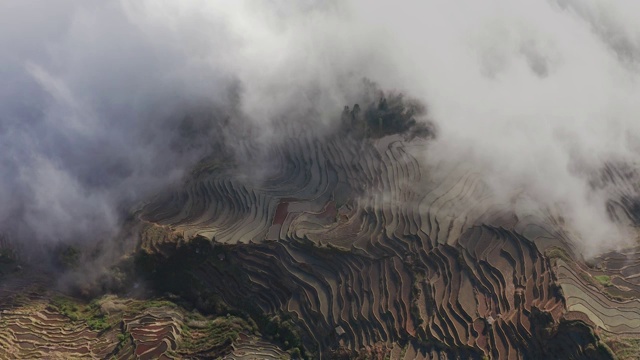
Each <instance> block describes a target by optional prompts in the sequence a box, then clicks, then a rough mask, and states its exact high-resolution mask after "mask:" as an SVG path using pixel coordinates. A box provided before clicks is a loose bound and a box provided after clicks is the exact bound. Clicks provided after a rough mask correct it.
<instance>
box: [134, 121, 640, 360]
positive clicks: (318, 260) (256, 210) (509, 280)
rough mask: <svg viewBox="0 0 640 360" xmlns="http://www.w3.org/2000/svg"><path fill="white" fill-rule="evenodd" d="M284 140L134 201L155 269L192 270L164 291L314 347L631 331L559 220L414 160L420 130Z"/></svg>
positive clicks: (429, 345)
mask: <svg viewBox="0 0 640 360" xmlns="http://www.w3.org/2000/svg"><path fill="white" fill-rule="evenodd" d="M283 131H285V132H286V131H289V130H287V129H284V130H283ZM287 138H288V139H290V140H288V141H287V142H285V143H280V144H278V145H274V146H273V147H271V148H270V149H268V151H264V149H262V150H260V151H262V152H263V153H266V154H267V155H266V156H264V155H263V157H262V159H268V166H269V168H270V169H269V170H270V171H268V172H267V173H266V175H265V177H264V178H261V179H258V180H255V179H247V178H246V177H240V176H237V175H236V173H235V171H236V169H235V168H234V166H233V164H232V163H226V164H225V162H224V161H212V162H210V163H208V164H202V166H201V169H202V170H201V171H200V172H197V173H196V174H195V176H193V177H192V178H191V179H189V180H188V181H187V182H186V183H185V184H184V186H183V188H182V189H180V190H178V191H176V192H174V193H171V194H165V195H164V196H162V197H161V198H158V199H156V200H155V201H153V202H151V203H149V204H147V205H146V206H145V207H144V208H143V209H142V210H141V211H140V212H139V219H140V221H141V222H143V223H145V224H147V225H146V228H145V230H144V231H143V233H142V239H143V241H142V243H141V250H142V251H143V252H144V253H146V254H148V255H147V256H148V257H149V258H151V259H153V260H152V262H156V266H157V268H161V266H158V265H157V264H164V265H163V266H166V268H167V269H171V270H167V271H160V272H159V273H158V278H159V279H163V278H164V277H171V275H170V274H169V272H176V271H177V273H179V275H175V278H176V280H177V279H189V280H188V281H186V282H183V284H189V285H188V286H180V284H178V286H176V287H173V288H172V287H171V282H168V283H165V284H164V285H165V286H167V288H168V289H172V290H179V291H182V293H183V294H185V295H186V296H189V297H191V298H192V299H196V300H197V301H199V302H201V303H202V302H203V299H205V298H210V297H215V298H216V301H218V302H220V303H223V304H225V306H229V307H232V308H238V309H243V310H244V311H250V312H251V314H252V316H253V317H254V318H266V319H269V318H274V317H277V318H280V319H287V320H286V323H287V326H288V327H292V328H293V330H292V331H291V332H292V333H295V334H296V336H295V337H296V338H299V339H300V342H301V345H302V346H301V348H302V349H303V350H306V351H307V355H308V356H312V357H315V356H317V357H329V356H347V357H352V356H356V354H360V355H363V354H370V355H371V354H378V355H380V354H383V355H384V354H387V355H390V356H392V357H393V358H402V357H404V358H420V357H422V358H438V357H439V358H442V357H444V358H456V357H464V358H467V357H471V358H482V357H488V358H496V359H497V358H500V359H503V358H504V359H520V358H539V357H541V356H543V357H545V358H554V357H555V358H562V359H564V358H575V359H578V358H584V359H587V358H589V359H591V358H611V356H612V354H611V353H610V351H609V350H608V348H607V347H606V346H605V345H604V344H603V343H602V342H601V341H600V339H601V338H600V336H599V335H597V332H598V331H600V330H602V331H605V332H610V333H612V334H626V335H625V336H631V337H635V336H637V333H636V331H635V329H636V327H635V325H634V324H635V322H634V320H633V319H635V318H634V316H636V315H635V314H637V313H636V312H635V311H634V310H633V305H632V304H628V305H624V304H623V305H621V304H622V303H621V302H617V301H616V300H615V299H611V298H607V299H606V300H605V299H598V297H599V296H605V295H599V294H598V292H597V291H591V292H588V291H587V290H586V289H587V287H588V286H589V284H588V283H587V282H586V280H584V279H582V278H580V277H579V276H578V277H576V276H574V275H572V274H573V273H572V270H567V269H574V268H575V269H577V268H579V267H580V266H581V265H580V264H581V263H580V262H579V261H578V262H576V261H574V260H572V255H570V254H572V249H571V246H570V243H569V242H568V241H567V236H566V235H565V234H564V232H563V229H562V226H561V225H560V224H561V221H558V220H557V219H555V218H554V217H553V216H551V215H550V214H548V213H545V212H540V213H537V214H535V213H534V214H531V216H529V217H528V218H525V219H520V218H518V217H516V216H515V215H513V214H511V213H509V212H506V211H504V210H503V209H505V208H506V207H505V206H502V204H500V203H498V202H497V201H496V200H495V199H494V198H493V197H492V196H491V194H490V193H489V191H488V189H487V187H486V186H484V184H483V183H482V181H481V180H480V178H479V177H478V176H477V175H476V174H475V173H474V170H473V169H472V168H469V167H464V166H459V167H454V168H445V167H444V166H443V165H433V166H432V167H426V166H425V165H424V164H422V163H421V162H420V161H419V160H418V159H419V157H420V156H421V154H424V152H425V151H428V149H427V148H428V142H427V141H425V140H421V139H413V140H411V141H406V139H403V138H402V137H401V136H398V135H386V136H381V137H375V138H373V137H365V138H363V137H362V136H358V135H357V134H356V135H348V134H347V135H344V134H338V135H330V136H327V137H318V136H315V135H313V134H305V133H301V132H299V131H298V132H296V133H295V134H289V133H287ZM250 151H251V149H248V150H247V152H250ZM185 244H186V245H185ZM553 249H555V251H556V252H560V253H562V254H563V255H565V256H564V258H565V259H566V260H562V259H559V260H556V259H555V258H553V259H551V258H550V257H549V256H548V255H547V253H548V252H549V251H551V250H553ZM194 252H197V253H198V254H199V255H198V256H196V257H193V258H190V257H189V254H193V253H194ZM160 254H161V255H160ZM188 259H189V260H188ZM567 262H568V263H570V264H573V265H567V264H568V263H567ZM168 264H169V265H168ZM614 278H615V279H620V280H616V281H629V280H628V279H626V278H625V277H624V276H622V275H619V276H614ZM623 279H626V280H623ZM629 295H630V296H632V297H633V298H634V299H636V298H637V297H635V294H629ZM596 300H598V301H597V302H596ZM634 301H636V300H634ZM585 303H589V304H594V305H585ZM587 306H590V308H589V307H587ZM594 314H602V315H594ZM603 315H606V320H598V316H600V318H604V317H605V316H603ZM616 319H620V320H616ZM594 329H595V330H596V331H597V332H596V333H594ZM567 331H569V332H571V333H572V335H571V336H569V337H567V334H566V332H567ZM280 335H282V334H280ZM276 340H277V339H276ZM280 340H282V336H281V337H280ZM286 346H289V347H295V346H293V345H292V344H288V345H286ZM296 346H297V344H296ZM363 356H364V355H363ZM381 356H382V355H381Z"/></svg>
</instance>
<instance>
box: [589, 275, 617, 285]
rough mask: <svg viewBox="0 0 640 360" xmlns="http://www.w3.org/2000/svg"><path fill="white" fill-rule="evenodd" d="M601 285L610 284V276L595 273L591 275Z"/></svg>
mask: <svg viewBox="0 0 640 360" xmlns="http://www.w3.org/2000/svg"><path fill="white" fill-rule="evenodd" d="M593 278H594V279H595V280H596V281H597V282H598V283H600V285H602V286H611V285H612V284H611V277H610V276H608V275H596V276H594V277H593Z"/></svg>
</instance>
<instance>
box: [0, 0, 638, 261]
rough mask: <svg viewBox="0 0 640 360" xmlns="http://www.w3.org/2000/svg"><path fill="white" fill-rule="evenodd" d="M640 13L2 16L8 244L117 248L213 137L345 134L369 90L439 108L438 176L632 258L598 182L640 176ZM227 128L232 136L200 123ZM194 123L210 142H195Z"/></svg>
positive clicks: (121, 11)
mask: <svg viewBox="0 0 640 360" xmlns="http://www.w3.org/2000/svg"><path fill="white" fill-rule="evenodd" d="M639 10H640V3H637V2H634V1H629V0H619V1H607V2H603V1H596V0H575V1H570V0H565V1H533V0H531V1H513V0H511V1H507V0H490V1H483V2H477V1H471V0H460V1H455V2H451V1H444V0H427V1H402V2H384V1H366V0H360V1H356V0H351V1H326V2H315V1H296V2H292V1H290V2H285V1H253V2H251V1H210V0H206V1H205V0H202V1H189V0H180V1H178V0H175V1H160V0H147V1H141V0H136V1H133V0H131V1H128V0H122V1H97V0H82V1H81V0H69V1H64V0H56V1H46V2H44V1H35V0H21V1H4V2H1V3H0V48H1V49H2V51H0V84H2V85H1V86H0V201H1V204H0V229H2V230H3V231H5V232H7V233H10V234H12V236H14V237H17V238H20V239H22V241H33V240H35V241H40V242H53V241H69V240H71V241H78V239H82V241H84V239H87V241H91V239H95V238H98V237H108V236H109V235H111V234H112V233H113V231H115V229H117V226H118V222H119V219H120V213H121V211H122V207H123V206H124V207H126V206H129V205H131V204H132V203H135V202H136V201H140V200H142V199H144V198H145V197H147V196H149V195H150V194H152V193H153V192H155V191H157V190H158V189H161V188H162V187H163V186H165V185H167V184H170V183H172V182H175V181H176V180H178V179H179V178H180V176H181V175H182V173H183V172H184V171H185V170H187V169H188V168H189V166H191V165H192V164H193V163H194V161H196V160H197V159H198V158H199V157H200V156H202V155H203V154H205V153H206V152H207V150H208V149H210V148H209V146H208V145H207V144H208V142H209V139H210V137H211V136H214V135H215V131H213V130H212V127H211V126H209V125H208V123H207V122H214V123H215V122H218V121H221V119H222V118H225V117H228V116H231V117H234V118H237V119H241V120H238V121H242V122H243V123H246V124H247V126H249V125H250V126H254V127H259V128H260V129H261V131H259V132H257V133H258V134H261V136H262V137H263V138H264V139H263V140H265V139H266V141H269V140H270V139H271V138H272V137H275V136H276V135H275V133H274V132H272V131H270V129H271V128H270V127H269V124H270V123H271V122H272V121H273V120H274V119H277V118H278V117H280V116H282V114H283V113H292V112H293V113H300V114H305V113H307V112H308V110H309V109H315V110H317V111H316V112H315V113H316V115H317V116H318V117H319V121H318V123H320V124H324V125H326V126H331V124H332V119H333V118H334V115H335V113H336V111H340V109H341V108H342V106H344V105H346V104H351V98H350V96H352V95H353V94H354V91H355V90H354V87H355V85H354V84H358V81H359V80H360V79H362V77H368V78H370V79H373V80H374V81H377V82H378V83H379V84H380V85H381V87H382V88H383V89H396V90H400V91H405V92H407V93H408V94H410V95H411V96H414V97H417V98H419V99H421V100H423V101H424V102H425V103H426V104H428V106H429V108H430V112H431V114H432V117H433V119H434V120H435V121H436V122H437V124H438V128H439V138H438V139H437V140H436V142H435V143H434V144H433V146H432V147H431V148H430V150H429V151H430V152H429V153H428V154H425V161H426V162H429V161H448V162H468V163H469V164H470V166H475V167H478V168H481V169H483V171H482V176H483V177H484V178H485V180H486V181H487V182H488V183H489V184H490V185H491V186H492V187H493V188H494V189H496V193H497V194H498V196H503V197H505V198H512V197H514V196H515V195H516V194H522V193H523V191H524V193H526V194H527V197H528V198H533V199H535V202H536V203H537V204H538V205H539V206H541V207H544V206H558V207H560V208H561V209H562V211H563V212H564V214H565V216H566V218H567V219H568V222H569V224H570V225H571V226H573V227H574V228H575V231H576V232H577V233H578V234H579V237H580V238H581V240H580V241H581V243H582V244H584V245H585V249H586V250H587V251H589V252H594V251H598V250H601V249H603V248H606V247H608V246H615V245H618V244H623V243H624V241H626V240H628V239H629V238H628V237H627V236H625V235H624V234H623V232H621V231H620V228H619V227H615V226H613V225H612V223H611V222H610V221H609V220H608V219H607V217H606V215H605V211H604V209H605V207H604V201H605V197H606V194H603V193H602V191H594V190H592V189H591V188H590V187H589V186H588V177H589V176H590V174H592V173H593V172H594V171H597V170H598V169H599V168H600V167H601V166H602V164H603V163H604V162H605V161H614V160H615V161H622V162H629V163H631V164H633V165H635V159H636V157H637V154H638V145H637V144H638V137H639V136H640V121H637V120H636V116H637V114H638V113H639V110H640V102H639V101H638V99H639V97H638V96H639V95H640V86H639V84H638V80H639V79H638V61H639V59H640V22H638V21H636V20H635V18H634V15H635V14H638V13H640V12H639ZM202 109H205V110H202ZM212 109H215V113H216V114H221V115H220V116H219V118H211V116H209V115H202V114H203V113H204V114H209V113H210V112H211V111H212ZM324 109H330V110H331V111H329V112H327V111H324ZM319 110H322V111H319ZM207 111H208V112H207ZM191 113H194V114H196V115H194V117H195V120H193V122H194V123H190V124H191V126H192V128H196V129H197V130H198V131H195V132H194V131H187V132H184V131H181V129H183V127H182V126H183V120H184V116H185V114H191ZM198 114H199V115H198ZM198 116H200V117H198ZM212 132H213V133H214V134H212ZM276 140H277V139H276ZM276 140H274V141H276ZM516 203H517V201H516ZM515 210H518V211H519V210H523V209H520V208H518V205H516V209H515ZM525 210H526V209H525ZM27 239H29V240H27ZM625 239H626V240H625Z"/></svg>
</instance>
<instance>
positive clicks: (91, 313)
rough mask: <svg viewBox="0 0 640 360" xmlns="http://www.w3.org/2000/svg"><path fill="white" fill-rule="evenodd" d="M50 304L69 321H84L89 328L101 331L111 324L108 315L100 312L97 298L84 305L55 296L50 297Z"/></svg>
mask: <svg viewBox="0 0 640 360" xmlns="http://www.w3.org/2000/svg"><path fill="white" fill-rule="evenodd" d="M51 305H52V306H53V307H54V308H55V309H56V310H58V312H60V313H61V314H62V315H64V316H66V317H68V318H69V319H70V320H71V321H74V322H76V321H84V322H86V323H87V326H88V327H89V328H90V329H91V330H95V331H103V330H107V329H109V328H111V326H112V323H111V321H110V319H109V317H108V316H107V315H104V314H102V313H101V312H100V305H99V304H98V301H97V300H94V301H92V302H91V303H89V304H88V305H86V304H82V303H80V302H77V301H75V300H72V299H70V298H67V297H64V296H56V297H54V298H53V299H51Z"/></svg>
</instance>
